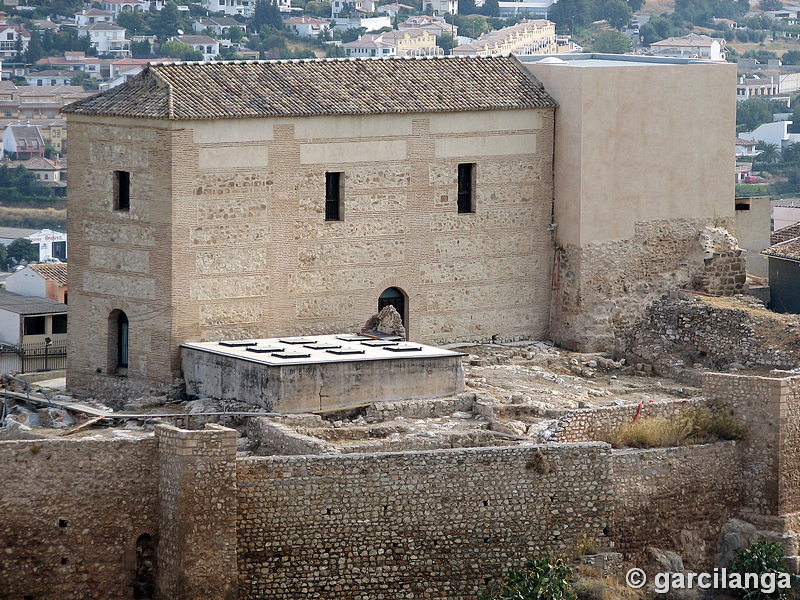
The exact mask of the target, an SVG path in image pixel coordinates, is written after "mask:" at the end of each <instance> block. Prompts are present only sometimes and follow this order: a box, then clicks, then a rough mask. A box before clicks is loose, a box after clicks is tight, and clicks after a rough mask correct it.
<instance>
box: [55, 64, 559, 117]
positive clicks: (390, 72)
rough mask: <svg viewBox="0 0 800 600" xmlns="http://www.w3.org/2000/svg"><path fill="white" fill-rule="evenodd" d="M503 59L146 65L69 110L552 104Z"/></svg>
mask: <svg viewBox="0 0 800 600" xmlns="http://www.w3.org/2000/svg"><path fill="white" fill-rule="evenodd" d="M554 106H555V102H554V101H553V99H552V98H551V97H550V95H549V94H548V93H547V92H545V91H544V87H543V86H542V84H541V83H540V82H539V81H538V80H537V79H536V78H535V77H533V75H531V74H529V73H528V72H527V71H526V70H525V69H524V67H522V66H521V65H519V63H518V61H517V60H516V59H515V58H513V57H487V58H475V57H458V58H425V59H380V60H373V59H365V60H359V59H345V60H341V59H338V60H324V59H318V60H293V61H255V62H247V61H234V62H208V63H197V62H194V63H175V64H161V63H157V64H151V65H150V66H148V67H147V68H146V69H145V70H144V71H142V73H140V74H139V75H137V76H136V77H134V78H132V79H131V80H130V81H128V82H127V83H125V84H123V85H120V86H118V87H115V88H112V89H110V90H108V91H106V92H102V93H100V94H97V95H95V96H92V97H91V98H87V99H85V100H80V101H78V102H75V103H73V104H71V105H69V106H68V107H66V108H65V109H62V112H65V113H67V114H75V115H89V116H94V115H97V116H117V117H134V118H150V119H171V120H199V119H237V118H247V117H270V116H312V115H333V114H338V115H348V114H349V115H359V114H383V113H422V112H446V111H473V110H498V109H521V108H540V107H554Z"/></svg>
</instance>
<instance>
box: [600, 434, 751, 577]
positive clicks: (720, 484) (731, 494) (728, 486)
mask: <svg viewBox="0 0 800 600" xmlns="http://www.w3.org/2000/svg"><path fill="white" fill-rule="evenodd" d="M611 467H612V469H613V472H614V475H613V487H614V490H613V494H614V500H615V506H614V530H613V536H614V540H615V547H616V549H617V550H618V551H619V552H622V553H623V554H624V555H625V557H626V558H627V559H629V560H631V561H633V562H634V563H637V564H640V565H642V564H646V549H647V547H648V546H654V547H657V548H661V549H666V550H674V551H676V552H678V553H679V554H681V555H682V556H683V558H684V560H685V561H686V563H687V566H688V567H694V568H698V567H707V566H709V564H710V558H711V556H712V555H713V553H714V550H715V547H716V546H715V544H716V540H717V538H718V537H719V531H720V527H721V526H722V524H723V523H725V521H726V520H728V519H729V518H731V517H733V516H736V515H738V510H739V507H740V506H741V497H740V487H739V482H740V477H739V473H740V465H739V454H738V452H737V443H736V442H720V443H717V444H707V445H703V446H684V447H680V448H657V449H653V450H615V451H614V452H613V453H612V456H611Z"/></svg>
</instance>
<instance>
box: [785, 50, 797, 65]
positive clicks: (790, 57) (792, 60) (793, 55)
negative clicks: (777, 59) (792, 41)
mask: <svg viewBox="0 0 800 600" xmlns="http://www.w3.org/2000/svg"><path fill="white" fill-rule="evenodd" d="M781 62H782V63H783V64H785V65H800V50H788V51H787V52H784V53H783V56H781Z"/></svg>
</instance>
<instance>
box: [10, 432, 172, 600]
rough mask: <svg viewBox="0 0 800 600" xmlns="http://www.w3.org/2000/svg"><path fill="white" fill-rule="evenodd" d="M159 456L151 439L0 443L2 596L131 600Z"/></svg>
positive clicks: (149, 530) (149, 525)
mask: <svg viewBox="0 0 800 600" xmlns="http://www.w3.org/2000/svg"><path fill="white" fill-rule="evenodd" d="M156 457H157V449H156V440H155V439H153V438H149V439H144V440H139V441H134V440H114V441H108V440H68V439H59V440H33V441H13V442H0V464H2V465H3V476H2V482H3V483H2V485H0V514H2V515H3V516H2V519H0V548H2V549H3V551H2V552H0V574H2V575H0V579H2V588H1V589H0V597H3V598H28V597H30V598H59V599H63V600H67V599H75V600H78V599H84V598H89V597H92V598H131V597H132V585H133V580H134V570H135V563H136V541H137V539H138V537H139V536H140V535H142V534H149V535H151V536H153V537H156V535H157V527H158V523H157V514H158V506H157V501H158V487H157V486H158V476H157V469H158V462H157V458H156Z"/></svg>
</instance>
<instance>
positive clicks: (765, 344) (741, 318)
mask: <svg viewBox="0 0 800 600" xmlns="http://www.w3.org/2000/svg"><path fill="white" fill-rule="evenodd" d="M796 319H797V316H796V315H779V314H776V313H773V312H770V311H768V310H766V309H764V308H763V306H761V305H758V304H753V303H752V302H746V301H745V300H744V299H743V298H742V299H736V298H725V299H717V298H707V297H703V296H698V295H695V294H691V293H687V292H680V293H677V294H674V297H664V298H661V299H659V300H658V301H656V302H655V303H653V305H652V306H651V307H650V308H649V309H648V310H647V313H646V316H645V318H644V320H643V322H641V323H639V324H638V325H637V326H636V327H632V328H631V330H630V331H629V332H628V333H627V335H626V336H625V338H624V341H623V342H622V343H621V352H623V353H624V354H625V355H626V357H627V358H628V360H629V362H645V363H650V364H652V365H653V366H654V368H655V370H656V372H658V373H660V374H663V375H668V376H676V375H679V374H680V371H681V370H683V369H684V368H690V367H704V368H708V369H714V370H720V369H726V368H736V369H745V368H748V369H756V368H759V369H793V368H796V367H797V366H799V365H800V327H798V326H797V322H796Z"/></svg>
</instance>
